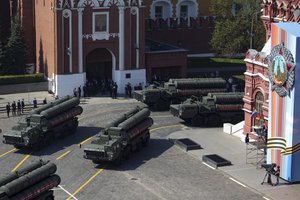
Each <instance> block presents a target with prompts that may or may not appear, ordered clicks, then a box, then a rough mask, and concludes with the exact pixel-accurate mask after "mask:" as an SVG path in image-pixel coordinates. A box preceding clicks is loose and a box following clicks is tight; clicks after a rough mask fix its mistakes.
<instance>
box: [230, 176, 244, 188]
mask: <svg viewBox="0 0 300 200" xmlns="http://www.w3.org/2000/svg"><path fill="white" fill-rule="evenodd" d="M229 179H230V180H232V181H233V182H236V183H237V184H239V185H241V186H243V187H247V186H246V185H244V184H243V183H241V182H239V181H237V180H235V179H233V178H229Z"/></svg>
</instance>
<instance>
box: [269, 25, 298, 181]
mask: <svg viewBox="0 0 300 200" xmlns="http://www.w3.org/2000/svg"><path fill="white" fill-rule="evenodd" d="M271 29H272V32H271V38H270V40H271V46H270V47H268V48H269V49H268V51H269V56H268V73H269V80H270V81H269V98H268V101H269V102H268V103H269V107H268V109H269V112H268V141H267V163H268V164H270V163H276V164H277V166H280V169H281V170H280V177H281V178H283V179H285V180H287V181H288V182H299V181H300V170H299V166H300V134H299V130H300V123H299V119H300V106H299V102H300V79H299V77H297V76H298V75H299V74H300V67H299V66H298V63H300V31H299V30H300V25H299V24H298V23H293V22H285V23H273V24H272V25H271Z"/></svg>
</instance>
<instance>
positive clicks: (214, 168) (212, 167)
mask: <svg viewBox="0 0 300 200" xmlns="http://www.w3.org/2000/svg"><path fill="white" fill-rule="evenodd" d="M202 163H203V164H204V165H206V166H207V167H209V168H211V169H213V170H215V168H214V167H212V166H210V165H209V164H207V163H205V162H202Z"/></svg>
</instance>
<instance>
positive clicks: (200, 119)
mask: <svg viewBox="0 0 300 200" xmlns="http://www.w3.org/2000/svg"><path fill="white" fill-rule="evenodd" d="M203 123H204V118H203V117H202V116H201V115H198V114H197V115H195V116H194V117H193V118H192V119H191V124H192V126H202V125H203Z"/></svg>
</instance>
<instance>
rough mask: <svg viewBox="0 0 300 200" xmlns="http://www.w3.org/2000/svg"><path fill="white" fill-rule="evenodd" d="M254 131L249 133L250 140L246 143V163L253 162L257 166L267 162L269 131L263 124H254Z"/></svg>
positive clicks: (259, 166)
mask: <svg viewBox="0 0 300 200" xmlns="http://www.w3.org/2000/svg"><path fill="white" fill-rule="evenodd" d="M252 128H253V129H252V130H254V132H251V133H249V140H250V141H249V142H248V143H247V144H246V164H253V165H255V166H256V168H261V165H262V164H263V163H265V162H266V154H267V133H265V132H264V130H263V127H262V126H253V127H252Z"/></svg>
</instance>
